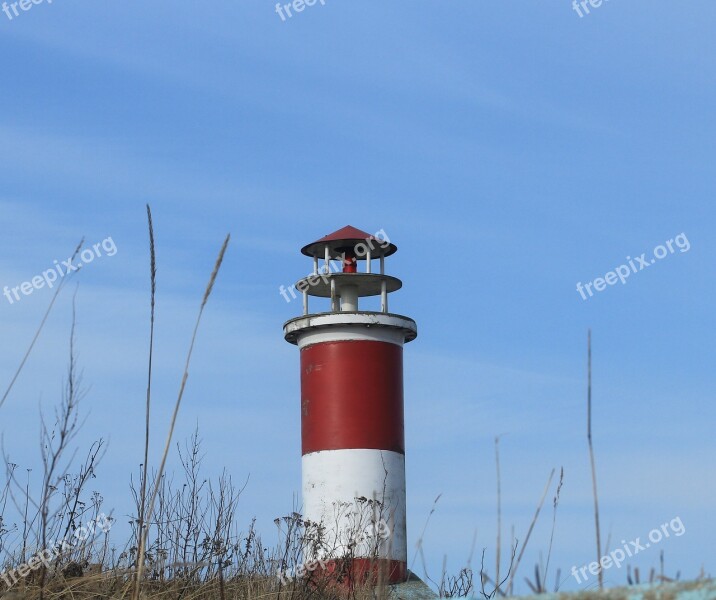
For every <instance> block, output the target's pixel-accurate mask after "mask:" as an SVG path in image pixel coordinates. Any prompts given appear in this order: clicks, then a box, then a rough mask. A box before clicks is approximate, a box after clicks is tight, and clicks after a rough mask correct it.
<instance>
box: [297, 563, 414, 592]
mask: <svg viewBox="0 0 716 600" xmlns="http://www.w3.org/2000/svg"><path fill="white" fill-rule="evenodd" d="M323 564H324V565H325V568H318V569H316V570H315V571H312V572H309V573H308V574H307V578H309V579H312V580H314V581H320V580H321V579H322V578H324V577H325V578H330V580H331V581H332V582H333V583H334V584H337V585H339V586H345V587H347V588H351V587H353V586H355V585H361V584H365V583H372V584H376V583H377V582H379V581H383V582H384V583H386V584H393V583H402V582H404V581H407V579H408V565H407V564H406V563H405V562H403V561H401V560H392V559H388V558H351V559H345V560H327V561H325V562H324V563H323Z"/></svg>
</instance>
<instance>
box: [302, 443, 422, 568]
mask: <svg viewBox="0 0 716 600" xmlns="http://www.w3.org/2000/svg"><path fill="white" fill-rule="evenodd" d="M302 478H303V516H304V519H307V520H310V521H312V522H314V523H322V524H323V525H324V527H325V536H326V540H327V542H326V549H323V550H321V551H319V553H318V555H317V556H315V557H314V558H337V557H339V556H341V554H343V555H345V554H346V553H347V552H348V550H347V548H348V545H349V543H350V541H351V540H355V539H356V534H355V532H360V531H365V530H366V528H368V529H370V522H371V520H372V521H374V522H378V521H380V520H381V519H382V520H383V521H384V522H385V523H386V524H387V528H388V530H389V534H388V535H387V537H386V539H383V540H380V539H377V537H380V536H367V538H366V541H365V542H364V543H359V544H358V545H357V546H356V550H355V551H354V553H353V555H352V556H353V557H354V558H388V559H392V560H399V561H403V562H407V560H408V545H407V533H406V517H405V457H404V456H403V455H402V454H399V453H397V452H391V451H389V450H367V449H351V450H325V451H321V452H313V453H311V454H306V455H304V456H303V459H302ZM368 500H378V501H379V502H380V503H382V507H377V508H375V509H371V506H370V503H369V502H367V501H368ZM331 554H332V556H331Z"/></svg>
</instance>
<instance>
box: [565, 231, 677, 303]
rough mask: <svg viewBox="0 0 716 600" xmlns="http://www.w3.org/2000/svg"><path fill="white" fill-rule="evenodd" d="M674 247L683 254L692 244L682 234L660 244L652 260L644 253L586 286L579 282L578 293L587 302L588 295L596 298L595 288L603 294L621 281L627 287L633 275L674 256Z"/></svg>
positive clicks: (629, 259) (629, 258)
mask: <svg viewBox="0 0 716 600" xmlns="http://www.w3.org/2000/svg"><path fill="white" fill-rule="evenodd" d="M674 247H676V248H678V250H679V252H681V253H683V252H688V251H689V250H690V249H691V242H689V240H688V238H687V237H686V234H685V233H680V234H679V235H677V236H676V237H674V238H672V239H670V240H667V241H666V242H664V243H663V244H659V245H658V246H657V247H656V248H654V250H653V252H652V254H653V257H652V258H648V257H647V255H646V252H643V253H642V254H641V255H639V256H637V257H635V258H632V257H631V256H627V257H626V261H627V264H625V265H619V266H618V267H617V268H616V269H614V270H613V271H609V272H608V273H606V275H604V277H597V278H596V279H594V280H593V281H588V282H587V283H585V284H582V282H581V281H580V282H578V283H577V292H579V295H580V296H581V297H582V300H586V299H587V294H589V296H588V297H589V298H591V297H592V296H594V292H593V291H592V288H594V291H595V292H603V291H604V290H605V289H606V288H607V286H608V285H615V284H616V282H617V281H621V283H622V285H626V282H627V278H628V277H630V276H631V275H632V274H633V273H639V272H640V271H643V270H644V269H646V268H648V267H650V266H651V265H653V264H655V263H656V261H658V260H663V259H664V258H666V257H667V256H669V254H674V253H675V252H676V250H675V248H674ZM585 291H586V292H587V293H586V294H585V293H584V292H585Z"/></svg>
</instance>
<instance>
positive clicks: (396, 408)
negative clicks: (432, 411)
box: [301, 340, 405, 454]
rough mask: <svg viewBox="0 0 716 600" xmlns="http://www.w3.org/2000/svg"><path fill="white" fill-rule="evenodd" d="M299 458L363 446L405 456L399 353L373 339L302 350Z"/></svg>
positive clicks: (401, 352) (317, 345) (314, 346)
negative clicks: (312, 453) (301, 448)
mask: <svg viewBox="0 0 716 600" xmlns="http://www.w3.org/2000/svg"><path fill="white" fill-rule="evenodd" d="M301 440H302V446H303V454H308V453H309V452H317V451H319V450H343V449H347V448H366V449H375V450H392V451H394V452H400V453H401V454H405V435H404V425H403V349H402V348H401V347H400V346H397V345H395V344H390V343H387V342H374V341H365V340H359V341H340V342H324V343H319V344H314V345H312V346H308V347H307V348H303V349H302V350H301Z"/></svg>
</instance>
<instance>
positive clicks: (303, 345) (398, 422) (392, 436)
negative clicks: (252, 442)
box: [284, 227, 417, 583]
mask: <svg viewBox="0 0 716 600" xmlns="http://www.w3.org/2000/svg"><path fill="white" fill-rule="evenodd" d="M381 233H382V232H378V233H376V234H375V236H373V235H370V234H369V233H366V232H364V231H360V230H359V229H355V228H354V227H344V228H343V229H340V230H338V231H336V232H335V233H332V234H330V235H327V236H326V237H324V238H321V239H320V240H318V241H316V242H313V243H312V244H308V245H307V246H305V247H304V248H303V249H302V250H301V252H302V253H303V254H305V255H306V256H309V257H311V258H312V259H313V273H312V274H311V275H309V276H308V277H305V278H304V279H301V280H300V281H299V282H297V283H296V289H297V290H298V291H299V292H301V293H302V294H303V315H302V316H300V317H297V318H294V319H291V320H290V321H288V322H286V324H285V325H284V334H285V338H286V341H288V342H290V343H292V344H296V345H297V346H298V347H299V349H300V352H301V443H302V454H303V458H302V479H303V516H304V519H305V520H306V521H310V522H311V523H314V524H316V523H318V524H320V525H321V527H322V528H323V530H324V532H325V539H326V543H325V546H324V547H323V548H318V549H316V550H315V551H314V554H313V556H308V557H306V558H307V559H309V560H312V561H318V562H319V564H321V565H322V566H323V567H325V563H323V562H322V560H324V559H325V560H326V561H333V562H332V563H331V564H333V565H334V566H335V564H336V563H335V560H337V559H341V558H345V557H349V562H350V570H351V573H352V574H353V575H356V574H363V575H365V574H366V573H368V572H371V573H375V572H376V570H377V569H380V572H381V573H382V574H383V575H382V576H383V580H384V581H388V582H390V583H397V582H402V581H405V579H406V577H407V539H406V519H405V436H404V425H403V345H404V344H405V343H406V342H410V341H412V340H414V339H415V337H416V336H417V326H416V324H415V321H413V320H412V319H410V318H408V317H404V316H401V315H397V314H393V313H391V312H389V311H388V294H390V293H391V292H394V291H396V290H398V289H400V288H401V286H402V283H401V281H400V280H399V279H397V278H395V277H391V276H390V275H386V274H385V259H386V257H388V256H390V255H391V254H394V253H395V252H396V251H397V247H396V246H395V245H394V244H392V243H391V242H390V240H389V239H387V237H386V236H385V235H383V236H381V235H380V234H381ZM334 261H338V264H340V267H338V268H335V263H334ZM375 263H378V264H379V267H378V270H377V272H375V271H374V267H375V266H377V265H376V264H375ZM359 265H360V268H359ZM370 296H374V297H379V298H380V300H379V301H378V299H377V298H368V297H370ZM309 297H318V298H324V299H326V300H321V301H320V302H322V303H323V304H324V306H323V307H322V310H320V311H318V312H313V313H311V312H309V303H308V300H309ZM364 298H365V300H364ZM359 302H360V303H364V304H366V306H362V307H361V306H359ZM369 303H370V304H372V305H373V308H374V310H370V309H368V304H369ZM366 509H367V510H368V511H369V512H370V513H371V515H366ZM366 517H368V518H366ZM357 529H358V530H361V531H362V532H363V533H364V534H365V535H358V536H357V537H356V530H357Z"/></svg>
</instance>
